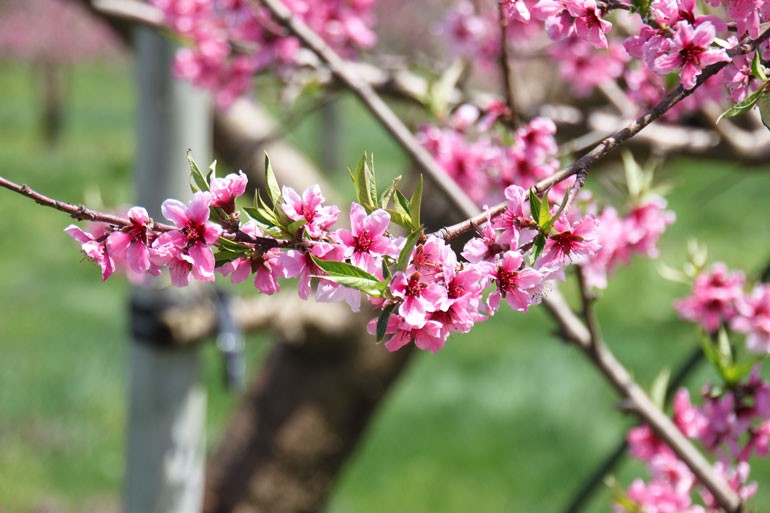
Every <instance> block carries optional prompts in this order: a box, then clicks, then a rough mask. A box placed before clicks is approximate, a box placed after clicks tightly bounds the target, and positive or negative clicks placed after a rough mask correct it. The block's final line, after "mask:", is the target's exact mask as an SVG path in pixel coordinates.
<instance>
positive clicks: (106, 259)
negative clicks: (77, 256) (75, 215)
mask: <svg viewBox="0 0 770 513" xmlns="http://www.w3.org/2000/svg"><path fill="white" fill-rule="evenodd" d="M64 232H65V233H66V234H67V235H69V236H70V237H72V238H73V239H75V240H76V241H78V242H80V243H81V246H80V249H81V250H82V251H83V253H84V254H85V255H86V257H87V258H88V259H89V260H90V261H92V262H94V263H95V264H97V265H98V266H99V267H101V269H102V281H104V280H106V279H107V278H109V277H110V276H111V275H112V273H114V272H115V262H114V261H113V260H112V257H111V256H110V255H109V253H108V251H107V246H106V244H105V240H103V239H101V238H100V239H96V238H94V236H93V235H91V234H90V233H88V232H84V231H83V230H81V229H80V228H79V227H78V226H76V225H74V224H71V225H69V226H68V227H67V228H65V229H64Z"/></svg>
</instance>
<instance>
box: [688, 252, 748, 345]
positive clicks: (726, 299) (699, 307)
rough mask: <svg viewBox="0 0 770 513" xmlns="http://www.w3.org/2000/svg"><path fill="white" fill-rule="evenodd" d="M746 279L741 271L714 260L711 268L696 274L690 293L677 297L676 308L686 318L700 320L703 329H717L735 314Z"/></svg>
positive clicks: (694, 320)
mask: <svg viewBox="0 0 770 513" xmlns="http://www.w3.org/2000/svg"><path fill="white" fill-rule="evenodd" d="M745 281H746V278H745V277H744V275H743V273H741V272H734V273H730V272H729V271H728V269H727V266H726V265H725V264H723V263H721V262H717V263H715V264H714V265H713V266H711V271H710V272H707V273H701V274H700V275H698V277H697V278H696V279H695V283H694V285H693V295H692V296H689V297H687V298H684V299H681V300H679V301H677V303H676V306H675V307H676V311H677V312H678V313H679V315H680V316H681V317H682V318H684V319H687V320H688V321H693V322H699V323H700V324H701V326H703V329H704V330H706V331H708V332H713V331H716V330H717V328H719V325H720V324H721V323H722V322H727V321H730V320H732V318H733V317H734V316H735V314H736V310H735V303H736V301H738V300H739V299H741V298H742V297H743V284H744V283H745ZM739 325H740V323H739Z"/></svg>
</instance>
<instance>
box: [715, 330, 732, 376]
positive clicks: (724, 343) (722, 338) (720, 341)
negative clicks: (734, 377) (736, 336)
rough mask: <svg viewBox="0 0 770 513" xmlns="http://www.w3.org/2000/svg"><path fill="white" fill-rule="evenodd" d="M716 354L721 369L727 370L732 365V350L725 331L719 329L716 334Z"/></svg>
mask: <svg viewBox="0 0 770 513" xmlns="http://www.w3.org/2000/svg"><path fill="white" fill-rule="evenodd" d="M717 354H718V356H719V367H720V368H721V369H728V368H729V367H731V366H732V365H733V349H732V347H731V346H730V339H729V338H728V337H727V330H726V329H724V328H719V333H717Z"/></svg>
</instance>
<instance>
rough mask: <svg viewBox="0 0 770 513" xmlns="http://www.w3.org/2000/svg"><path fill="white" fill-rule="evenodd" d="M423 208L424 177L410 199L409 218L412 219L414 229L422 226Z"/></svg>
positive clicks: (418, 182)
mask: <svg viewBox="0 0 770 513" xmlns="http://www.w3.org/2000/svg"><path fill="white" fill-rule="evenodd" d="M421 206H422V175H420V178H419V179H418V180H417V186H416V187H415V189H414V193H413V194H412V197H411V198H410V199H409V217H411V218H412V224H413V227H414V228H417V227H418V226H420V208H421Z"/></svg>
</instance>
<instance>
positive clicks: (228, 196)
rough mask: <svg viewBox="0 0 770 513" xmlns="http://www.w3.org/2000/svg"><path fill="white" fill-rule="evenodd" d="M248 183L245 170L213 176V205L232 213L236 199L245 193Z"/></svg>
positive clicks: (211, 188)
mask: <svg viewBox="0 0 770 513" xmlns="http://www.w3.org/2000/svg"><path fill="white" fill-rule="evenodd" d="M248 183H249V179H248V178H247V177H246V175H245V174H243V171H239V172H238V174H235V173H231V174H229V175H227V176H225V177H224V178H213V179H212V180H211V184H209V186H210V190H211V195H212V196H213V200H212V202H211V206H212V207H215V208H221V209H222V210H224V211H225V212H227V213H228V214H232V213H233V212H235V199H236V198H238V197H239V196H241V195H243V193H244V192H245V191H246V185H248Z"/></svg>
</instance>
